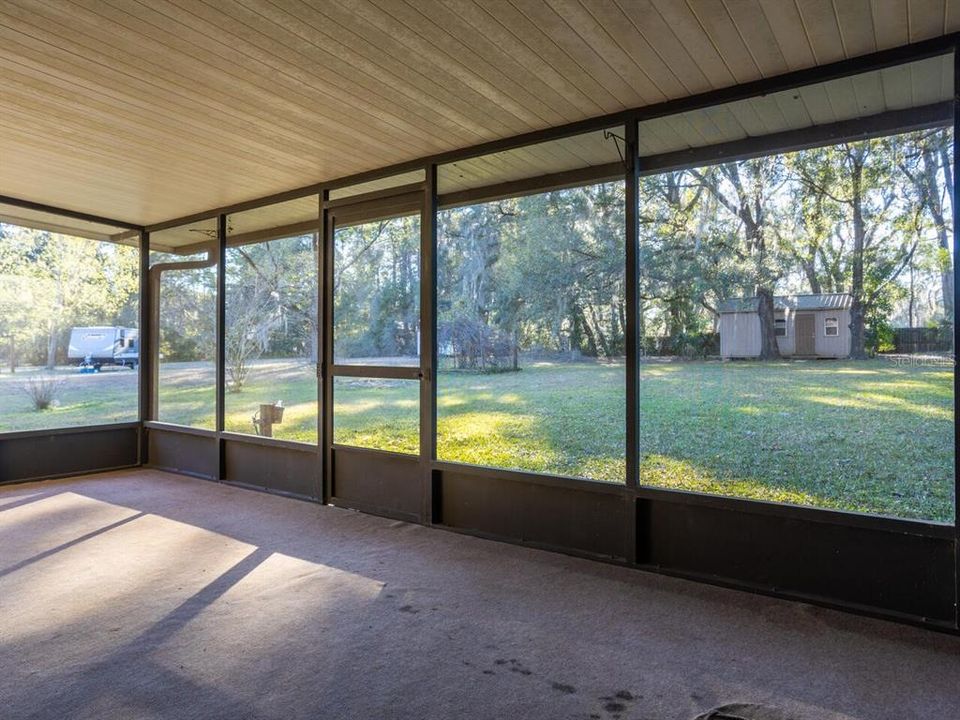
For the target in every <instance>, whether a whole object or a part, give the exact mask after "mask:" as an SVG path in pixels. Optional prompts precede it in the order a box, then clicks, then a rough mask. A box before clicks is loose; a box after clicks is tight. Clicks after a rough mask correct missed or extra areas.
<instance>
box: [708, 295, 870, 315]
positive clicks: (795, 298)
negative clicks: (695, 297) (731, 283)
mask: <svg viewBox="0 0 960 720" xmlns="http://www.w3.org/2000/svg"><path fill="white" fill-rule="evenodd" d="M852 303H853V297H852V296H851V295H850V294H849V293H821V294H819V295H776V296H775V297H774V298H773V306H774V308H775V309H776V310H792V311H793V312H798V311H810V310H847V309H849V308H850V305H851V304H852ZM759 306H760V299H759V298H758V297H756V296H754V297H740V298H728V299H726V300H723V301H722V302H721V303H720V305H719V307H718V308H717V312H719V313H737V312H756V311H757V309H758V308H759Z"/></svg>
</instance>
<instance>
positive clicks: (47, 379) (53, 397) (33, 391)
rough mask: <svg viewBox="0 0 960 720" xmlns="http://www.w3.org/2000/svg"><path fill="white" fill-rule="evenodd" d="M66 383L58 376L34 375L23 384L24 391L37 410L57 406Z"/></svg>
mask: <svg viewBox="0 0 960 720" xmlns="http://www.w3.org/2000/svg"><path fill="white" fill-rule="evenodd" d="M65 384H66V381H65V380H64V379H63V378H59V377H57V376H56V375H33V376H31V377H29V378H27V380H26V381H25V382H24V383H23V385H22V388H23V391H24V392H25V393H26V394H27V395H28V396H29V398H30V399H31V400H32V401H33V408H34V409H35V410H46V409H47V408H49V407H51V406H53V405H55V404H56V403H57V400H58V398H59V396H60V391H61V390H62V389H63V386H64V385H65Z"/></svg>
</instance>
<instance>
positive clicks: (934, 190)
mask: <svg viewBox="0 0 960 720" xmlns="http://www.w3.org/2000/svg"><path fill="white" fill-rule="evenodd" d="M938 170H939V163H938V159H937V156H936V155H935V154H934V151H933V148H929V147H928V148H925V149H924V151H923V173H924V176H925V182H926V191H927V192H926V194H927V199H928V203H927V204H928V206H929V208H930V214H931V215H932V216H933V224H934V226H935V227H936V229H937V243H938V244H939V246H940V249H941V250H942V251H943V257H944V258H946V261H945V262H944V263H942V264H941V266H940V288H941V291H942V293H943V319H944V320H946V321H947V322H948V323H950V324H951V325H952V324H953V314H954V307H953V292H954V290H953V263H952V262H951V261H950V239H949V237H948V236H947V223H946V219H945V217H944V211H943V204H942V203H941V202H940V192H939V187H938V182H937V173H938ZM949 175H950V167H949V165H947V166H945V167H944V177H945V182H946V184H947V186H948V187H949V186H952V185H953V182H952V178H950V177H949ZM950 337H951V338H952V337H953V335H952V334H951V335H950Z"/></svg>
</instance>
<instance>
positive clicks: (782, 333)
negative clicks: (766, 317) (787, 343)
mask: <svg viewBox="0 0 960 720" xmlns="http://www.w3.org/2000/svg"><path fill="white" fill-rule="evenodd" d="M773 333H774V335H776V336H777V337H786V336H787V319H786V318H785V317H784V316H782V315H779V316H777V317H774V319H773Z"/></svg>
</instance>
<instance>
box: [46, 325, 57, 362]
mask: <svg viewBox="0 0 960 720" xmlns="http://www.w3.org/2000/svg"><path fill="white" fill-rule="evenodd" d="M56 366H57V326H56V325H54V324H52V323H51V324H50V325H49V326H48V334H47V370H53V369H54V368H55V367H56Z"/></svg>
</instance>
